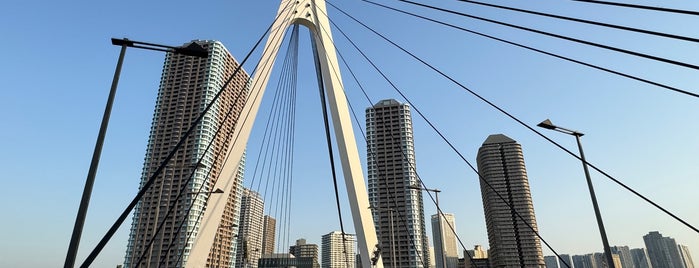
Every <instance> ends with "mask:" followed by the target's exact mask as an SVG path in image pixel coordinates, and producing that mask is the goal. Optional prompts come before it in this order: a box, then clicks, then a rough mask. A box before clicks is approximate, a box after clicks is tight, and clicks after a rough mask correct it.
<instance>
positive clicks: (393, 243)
mask: <svg viewBox="0 0 699 268" xmlns="http://www.w3.org/2000/svg"><path fill="white" fill-rule="evenodd" d="M388 215H389V216H390V221H391V225H389V226H390V227H391V260H392V262H391V268H397V267H398V266H396V236H395V234H394V233H393V224H394V223H393V209H392V208H389V209H388Z"/></svg>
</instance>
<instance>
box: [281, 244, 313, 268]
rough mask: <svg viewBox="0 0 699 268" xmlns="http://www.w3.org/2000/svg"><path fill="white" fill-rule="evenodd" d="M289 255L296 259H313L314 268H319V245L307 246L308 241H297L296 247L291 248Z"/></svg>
mask: <svg viewBox="0 0 699 268" xmlns="http://www.w3.org/2000/svg"><path fill="white" fill-rule="evenodd" d="M289 253H291V254H292V255H294V257H296V258H312V259H313V268H319V267H320V264H319V263H318V245H316V244H307V243H306V239H303V238H301V239H296V245H293V246H291V247H289Z"/></svg>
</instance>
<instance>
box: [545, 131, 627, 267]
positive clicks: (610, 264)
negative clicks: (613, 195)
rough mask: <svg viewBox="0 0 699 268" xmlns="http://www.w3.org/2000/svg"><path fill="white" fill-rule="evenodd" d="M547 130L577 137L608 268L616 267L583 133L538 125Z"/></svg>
mask: <svg viewBox="0 0 699 268" xmlns="http://www.w3.org/2000/svg"><path fill="white" fill-rule="evenodd" d="M537 126H538V127H542V128H545V129H550V130H555V131H558V132H561V133H564V134H568V135H573V136H575V140H576V141H577V142H578V150H579V151H580V161H582V164H583V170H584V171H585V178H586V179H587V188H588V189H589V190H590V198H591V199H592V207H593V208H594V209H595V217H596V218H597V226H598V227H599V233H600V235H601V236H602V245H603V246H604V255H605V257H606V259H607V267H614V259H612V251H611V250H610V248H609V241H608V240H607V232H606V231H605V230H604V223H603V222H602V214H601V213H600V210H599V206H598V205H597V197H596V196H595V189H594V188H593V187H592V180H591V179H590V171H589V170H588V169H587V161H585V154H584V153H583V148H582V144H581V143H580V137H582V136H583V135H585V134H583V133H580V132H578V131H575V130H570V129H567V128H562V127H559V126H556V125H554V124H553V123H551V120H548V119H546V120H544V121H543V122H541V123H539V124H538V125H537Z"/></svg>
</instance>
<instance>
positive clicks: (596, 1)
mask: <svg viewBox="0 0 699 268" xmlns="http://www.w3.org/2000/svg"><path fill="white" fill-rule="evenodd" d="M572 1H576V2H586V3H592V4H602V5H610V6H620V7H630V8H638V9H646V10H653V11H662V12H669V13H677V14H685V15H694V16H699V11H692V10H682V9H673V8H663V7H652V6H643V5H635V4H626V3H618V2H609V1H599V0H572Z"/></svg>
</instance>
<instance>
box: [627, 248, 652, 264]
mask: <svg viewBox="0 0 699 268" xmlns="http://www.w3.org/2000/svg"><path fill="white" fill-rule="evenodd" d="M631 258H632V259H633V266H634V267H635V268H651V267H652V266H650V259H649V258H648V251H646V249H645V248H632V249H631Z"/></svg>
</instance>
